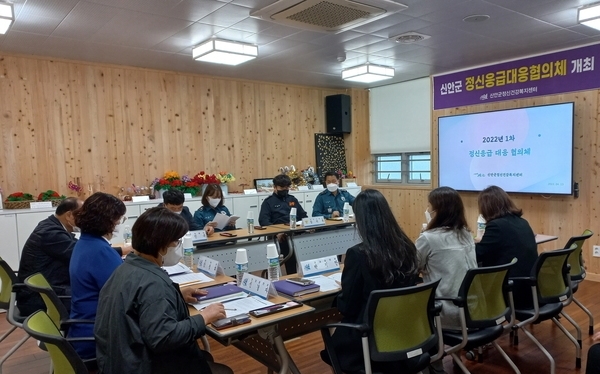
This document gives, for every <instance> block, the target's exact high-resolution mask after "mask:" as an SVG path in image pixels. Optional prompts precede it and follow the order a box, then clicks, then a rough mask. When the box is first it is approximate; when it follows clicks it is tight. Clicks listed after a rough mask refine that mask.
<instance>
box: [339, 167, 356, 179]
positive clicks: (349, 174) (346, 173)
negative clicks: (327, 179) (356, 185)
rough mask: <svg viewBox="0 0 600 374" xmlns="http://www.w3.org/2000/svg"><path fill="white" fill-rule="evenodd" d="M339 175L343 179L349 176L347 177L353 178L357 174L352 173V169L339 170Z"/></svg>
mask: <svg viewBox="0 0 600 374" xmlns="http://www.w3.org/2000/svg"><path fill="white" fill-rule="evenodd" d="M336 173H337V175H339V176H340V178H341V179H344V178H347V179H352V178H356V175H354V173H352V171H350V170H345V169H344V170H338V171H337V172H336Z"/></svg>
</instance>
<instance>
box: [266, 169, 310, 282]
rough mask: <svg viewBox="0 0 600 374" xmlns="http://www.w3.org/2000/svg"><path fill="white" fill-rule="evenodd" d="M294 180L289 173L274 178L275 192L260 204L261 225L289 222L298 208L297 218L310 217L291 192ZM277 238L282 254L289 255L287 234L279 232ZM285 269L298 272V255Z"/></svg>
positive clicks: (288, 272) (294, 256)
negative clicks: (292, 213)
mask: <svg viewBox="0 0 600 374" xmlns="http://www.w3.org/2000/svg"><path fill="white" fill-rule="evenodd" d="M291 185H292V180H291V179H290V177H289V176H287V175H283V174H280V175H277V176H276V177H275V178H273V188H274V189H275V190H274V191H273V194H272V195H271V196H269V197H267V198H266V199H265V200H264V201H263V203H262V205H261V206H260V214H259V216H258V222H259V223H260V225H261V226H269V225H276V224H282V223H285V224H289V222H290V210H291V208H296V220H298V221H300V220H302V219H303V218H306V217H308V214H306V211H305V210H304V209H303V208H302V206H301V205H300V202H298V199H296V197H294V196H293V195H290V194H289V190H290V186H291ZM277 239H278V240H279V247H280V248H281V254H283V255H284V256H287V255H288V254H289V252H290V249H289V247H288V243H287V236H286V235H285V234H278V235H277ZM285 270H286V272H287V274H293V273H295V272H296V255H295V254H294V255H292V257H290V258H289V259H288V261H287V262H286V263H285Z"/></svg>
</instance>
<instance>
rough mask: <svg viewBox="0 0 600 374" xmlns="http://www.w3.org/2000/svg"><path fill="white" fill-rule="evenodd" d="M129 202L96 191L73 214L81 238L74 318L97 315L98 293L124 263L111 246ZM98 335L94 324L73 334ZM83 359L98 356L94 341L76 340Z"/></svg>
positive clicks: (73, 274)
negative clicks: (95, 332) (126, 204)
mask: <svg viewBox="0 0 600 374" xmlns="http://www.w3.org/2000/svg"><path fill="white" fill-rule="evenodd" d="M125 211H126V209H125V204H123V202H122V201H121V200H119V199H118V198H117V197H115V196H113V195H109V194H106V193H102V192H96V193H95V194H93V195H92V196H90V197H88V198H87V199H86V200H85V202H84V203H83V206H82V207H81V209H79V210H76V211H75V212H74V213H73V216H74V218H75V226H76V227H78V228H79V229H80V230H81V238H80V239H79V240H78V241H77V244H75V247H74V248H73V254H72V255H71V263H70V264H69V275H70V278H71V318H72V319H88V320H94V319H95V318H96V309H97V307H98V295H99V294H100V289H102V286H104V283H106V281H107V280H108V278H109V277H110V276H111V274H112V273H113V271H114V270H115V269H116V268H117V267H119V265H121V264H122V263H123V260H122V259H121V256H120V255H119V254H118V253H117V251H115V250H114V249H113V248H112V247H111V245H110V239H111V238H112V237H113V231H115V228H116V227H117V225H119V224H121V223H122V222H123V221H124V218H125ZM90 336H94V325H93V324H74V325H72V326H71V327H70V328H69V337H90ZM73 347H74V348H75V350H76V351H77V353H78V354H79V356H81V358H84V359H87V358H93V357H96V345H95V344H94V343H93V342H78V343H73Z"/></svg>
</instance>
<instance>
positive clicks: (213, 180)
mask: <svg viewBox="0 0 600 374" xmlns="http://www.w3.org/2000/svg"><path fill="white" fill-rule="evenodd" d="M192 181H194V182H196V183H198V184H199V185H203V184H219V183H221V182H220V180H219V179H218V178H217V176H216V175H215V174H206V172H204V171H201V172H199V173H198V174H196V175H195V176H194V178H192Z"/></svg>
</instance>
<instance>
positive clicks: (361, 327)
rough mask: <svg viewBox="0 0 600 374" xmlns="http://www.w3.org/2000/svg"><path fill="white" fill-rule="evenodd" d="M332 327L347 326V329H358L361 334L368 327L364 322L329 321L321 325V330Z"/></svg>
mask: <svg viewBox="0 0 600 374" xmlns="http://www.w3.org/2000/svg"><path fill="white" fill-rule="evenodd" d="M332 327H345V328H349V329H353V330H358V331H360V333H361V334H363V335H364V334H365V333H366V332H367V331H369V327H368V326H367V325H364V324H358V323H341V322H339V323H329V324H327V325H325V326H323V327H321V330H323V329H330V328H332Z"/></svg>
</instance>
